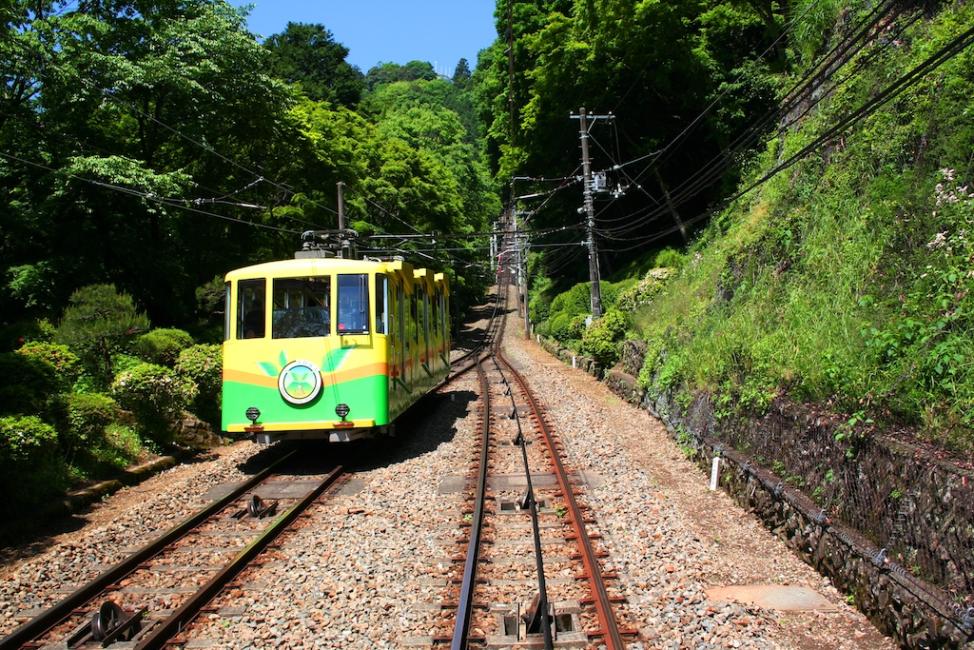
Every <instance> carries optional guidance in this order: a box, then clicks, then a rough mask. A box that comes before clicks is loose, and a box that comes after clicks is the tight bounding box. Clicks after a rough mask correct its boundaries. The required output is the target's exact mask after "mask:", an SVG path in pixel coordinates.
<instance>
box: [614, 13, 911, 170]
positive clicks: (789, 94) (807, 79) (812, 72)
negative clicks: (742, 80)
mask: <svg viewBox="0 0 974 650" xmlns="http://www.w3.org/2000/svg"><path fill="white" fill-rule="evenodd" d="M896 1H897V0H885V1H884V2H880V3H878V4H877V5H876V6H875V7H874V8H873V10H872V11H871V12H870V13H869V14H868V15H867V16H866V18H864V19H863V21H862V23H861V24H860V28H859V29H858V30H853V33H852V34H851V35H849V36H847V37H846V38H844V39H841V40H840V41H839V42H838V43H836V45H835V46H833V48H832V49H831V50H830V51H829V52H828V53H826V54H825V55H823V57H821V58H820V59H819V60H818V61H817V62H816V64H815V65H814V66H812V67H811V68H810V69H808V70H806V71H805V73H804V74H803V75H802V76H801V77H800V78H799V79H798V80H796V82H795V83H794V84H793V85H792V87H791V88H790V89H789V90H788V91H786V93H785V94H784V99H783V100H782V102H781V104H780V106H779V107H776V108H775V109H772V111H770V112H769V113H768V115H766V116H765V118H763V119H762V120H761V122H764V121H765V120H767V119H773V117H774V116H775V115H778V114H780V112H781V111H782V110H786V109H787V107H788V106H789V105H791V104H792V103H793V102H794V101H796V98H798V97H801V96H802V95H803V94H804V93H805V92H807V90H808V89H809V87H810V84H811V83H812V82H813V81H814V80H815V78H816V76H817V75H818V71H819V69H820V68H822V66H823V65H825V68H826V69H828V68H829V67H831V65H832V62H833V57H835V56H836V54H837V53H838V54H839V55H841V54H843V53H844V52H846V51H847V50H848V48H849V47H850V46H851V45H852V44H854V43H855V42H856V41H857V40H859V39H860V38H861V37H862V35H863V33H867V32H868V30H869V29H871V28H872V27H873V26H875V25H876V24H878V22H879V21H880V20H882V18H884V17H885V16H886V15H888V13H889V12H890V11H891V10H892V8H893V7H894V6H895V5H896ZM815 4H816V3H811V4H810V5H809V6H808V7H806V8H805V11H804V12H803V13H802V14H801V15H800V16H798V17H796V18H795V19H793V20H792V21H791V22H790V23H789V24H788V25H787V26H786V28H785V29H784V30H783V31H782V34H780V35H779V37H778V39H776V41H775V43H776V42H777V40H779V39H781V38H782V37H784V36H785V35H786V34H787V32H788V31H789V30H790V29H791V28H792V27H793V25H794V24H795V23H796V22H797V21H798V20H800V19H802V18H803V17H804V16H805V15H807V13H808V12H809V11H810V10H811V9H812V8H813V6H814V5H815ZM863 25H864V27H863ZM774 45H775V44H774V43H773V44H772V46H770V47H769V48H768V49H766V50H765V52H764V53H762V55H761V57H763V56H765V55H766V54H767V53H768V52H769V51H770V49H771V48H772V47H774ZM761 57H759V58H761ZM729 88H730V87H729V86H727V87H725V89H724V90H723V91H721V93H720V94H719V95H718V96H717V97H716V98H715V99H714V100H713V101H712V102H711V103H710V104H708V106H707V107H705V108H704V110H703V111H702V112H701V113H700V114H698V115H697V116H696V117H695V118H694V119H693V120H692V121H691V123H690V124H689V125H688V126H687V127H685V128H684V129H683V130H682V131H680V133H678V134H677V135H676V136H675V137H674V138H672V139H671V140H670V141H669V142H667V144H666V145H664V146H663V147H662V148H661V149H658V150H657V151H654V152H651V153H649V154H645V155H644V156H641V157H640V158H637V159H634V160H632V161H627V162H624V163H621V164H622V166H627V165H629V164H632V163H633V162H636V161H637V160H640V159H645V158H652V160H651V161H650V163H649V164H648V165H647V166H646V167H645V168H643V170H642V171H640V172H639V173H638V174H636V175H635V176H634V177H633V178H634V180H636V181H638V180H639V179H640V178H641V177H642V176H643V175H645V173H646V172H648V171H649V170H650V169H652V167H653V166H654V165H658V164H661V163H662V162H663V161H664V160H665V159H666V157H667V154H668V153H670V152H672V151H673V150H674V149H675V148H676V147H677V146H678V144H679V143H680V142H681V140H682V138H683V137H684V136H685V135H687V134H688V133H689V132H690V131H691V130H692V129H693V128H695V126H696V125H697V124H698V123H699V122H700V121H701V120H702V119H703V117H705V116H706V115H707V114H708V113H709V112H710V111H711V110H713V108H714V107H715V106H716V104H717V103H718V102H719V101H720V100H721V99H722V98H723V96H724V95H726V94H727V92H728V91H729ZM750 130H751V129H748V131H750ZM754 130H756V131H758V132H760V128H758V129H754ZM721 155H722V153H721V154H718V157H719V156H721Z"/></svg>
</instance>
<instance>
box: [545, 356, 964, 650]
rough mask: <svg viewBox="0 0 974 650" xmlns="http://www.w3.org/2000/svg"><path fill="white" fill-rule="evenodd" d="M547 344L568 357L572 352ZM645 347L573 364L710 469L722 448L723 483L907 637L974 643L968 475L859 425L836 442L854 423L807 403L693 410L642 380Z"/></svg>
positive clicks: (922, 644)
mask: <svg viewBox="0 0 974 650" xmlns="http://www.w3.org/2000/svg"><path fill="white" fill-rule="evenodd" d="M538 342H539V343H540V344H541V346H542V347H543V348H544V349H545V350H547V351H548V352H550V353H551V354H553V355H555V356H556V357H558V358H559V359H561V360H562V361H565V362H566V363H568V364H571V361H572V355H573V353H572V351H570V350H565V349H563V348H561V347H560V346H559V345H558V343H557V342H555V341H549V340H546V339H542V338H539V339H538ZM643 352H644V350H643V349H641V348H640V344H639V343H638V342H627V343H626V345H625V346H624V349H623V359H622V362H621V363H620V365H619V366H617V367H616V368H613V369H610V370H608V371H604V370H603V369H601V368H598V366H597V364H594V363H593V362H592V361H591V360H587V359H585V360H581V359H582V358H581V357H578V356H577V355H575V356H576V366H577V367H579V368H580V369H582V370H584V371H586V372H588V373H589V374H591V375H593V376H595V377H597V378H600V379H604V381H605V383H606V384H607V385H608V386H609V388H610V389H612V391H613V392H615V393H616V394H617V395H619V396H620V397H622V398H623V399H625V400H626V401H628V402H630V403H632V404H635V405H638V406H640V407H642V408H645V409H647V410H648V411H650V412H651V413H652V414H653V415H655V416H656V417H658V418H660V420H661V421H663V422H664V424H666V426H667V429H668V430H669V431H670V432H671V433H672V434H673V435H674V437H676V438H677V439H678V440H679V442H680V444H681V445H682V446H683V447H684V448H685V449H687V450H688V453H689V454H690V455H691V456H692V458H693V459H694V460H695V462H696V463H697V464H698V465H699V466H700V467H701V469H702V470H703V471H704V472H706V473H707V474H709V472H710V467H711V462H712V459H713V458H714V457H715V456H720V457H721V459H722V460H721V465H720V467H721V471H720V474H719V477H720V478H719V483H720V486H721V487H722V488H723V489H725V490H726V491H727V492H728V493H729V494H730V495H731V496H732V497H733V498H734V499H735V500H736V501H737V502H738V503H739V504H741V505H742V506H743V507H745V508H748V509H749V510H751V511H753V512H754V513H755V514H756V515H757V516H758V517H759V518H760V519H761V520H762V521H763V522H764V524H765V525H766V526H767V527H768V528H769V529H771V530H772V531H773V532H775V534H777V535H778V536H779V537H781V538H782V539H784V540H785V541H786V542H787V543H788V545H789V546H790V547H791V548H792V549H793V550H794V551H795V552H796V553H798V554H799V555H800V556H801V557H802V558H803V559H804V560H805V561H806V562H808V563H809V564H811V565H812V566H814V567H815V568H816V569H818V570H819V571H820V572H822V573H823V574H825V575H827V576H829V577H830V578H831V579H832V581H833V583H834V584H835V586H836V587H837V588H838V589H840V590H842V591H844V592H846V593H849V594H851V595H852V596H853V597H854V598H855V602H856V605H857V606H858V607H859V608H860V609H861V610H862V611H863V612H864V613H865V614H866V615H867V616H869V618H870V619H871V620H872V621H873V622H874V623H875V624H876V625H877V626H878V627H879V628H880V629H882V630H884V631H885V632H886V633H888V634H890V635H891V636H893V637H894V638H896V639H897V641H898V642H899V643H901V644H902V645H904V646H905V647H916V648H928V647H935V648H940V647H954V648H974V609H971V606H972V605H974V602H972V600H971V599H972V598H974V593H972V590H971V588H970V587H971V580H974V571H971V568H970V567H971V564H970V563H974V544H972V541H974V525H972V522H974V517H972V508H974V496H972V495H971V493H970V492H969V490H971V489H972V487H974V480H972V479H974V476H972V474H971V473H970V472H967V471H965V470H963V469H960V468H958V467H956V466H953V465H951V464H949V463H945V462H941V461H939V460H937V459H935V458H926V457H924V455H923V454H922V453H921V450H919V449H917V448H916V447H912V446H910V445H908V444H905V443H902V442H899V441H896V440H892V439H889V438H885V437H882V436H865V435H860V434H861V432H856V431H850V434H852V435H849V436H848V437H847V438H845V437H843V439H842V440H841V441H839V442H837V441H836V436H835V433H836V432H837V430H838V428H839V427H842V426H844V425H845V424H846V421H845V420H844V419H842V418H838V417H836V416H834V415H827V414H820V413H816V412H813V411H812V409H811V408H810V407H807V406H803V405H796V404H788V403H786V402H779V403H775V404H774V405H772V408H771V409H770V411H769V413H768V414H767V415H765V416H763V417H760V418H739V419H733V420H732V419H725V420H718V419H717V418H716V417H715V416H714V410H713V407H712V405H711V401H710V396H709V395H706V394H700V395H696V396H694V397H693V399H692V401H691V402H690V403H689V404H688V405H686V406H681V405H680V404H678V403H676V402H675V401H674V400H673V399H672V397H671V396H670V395H666V394H660V395H657V396H655V397H651V396H649V395H647V393H646V391H644V390H643V389H641V388H640V387H639V385H638V382H637V380H636V379H635V377H634V376H633V375H634V374H636V373H637V372H638V369H639V367H640V366H641V361H640V360H639V357H640V356H641V354H642V353H643ZM627 370H628V371H629V372H626V371H627ZM735 447H740V448H741V450H738V449H735ZM850 449H851V450H852V451H854V453H850ZM768 459H774V461H773V462H771V461H769V460H768ZM759 461H763V462H759ZM765 465H773V468H774V470H775V471H772V470H771V469H769V468H768V467H766V466H765ZM830 470H831V471H830ZM799 487H801V488H804V491H803V490H802V489H799ZM805 492H810V493H811V494H814V496H815V499H814V500H813V499H812V498H811V497H810V496H809V495H808V494H806V493H805ZM891 495H893V496H895V497H896V498H891ZM848 522H854V523H856V524H858V525H857V526H853V525H849V523H848ZM856 528H858V529H859V530H857V529H856ZM863 529H865V530H863ZM877 537H879V538H880V543H881V544H882V547H881V546H880V545H877V543H876V541H875V539H876V538H877ZM887 546H888V548H887ZM903 549H910V551H911V553H910V554H909V557H904V551H903ZM918 558H919V559H918ZM903 560H906V562H905V563H904V562H903ZM904 564H905V566H904ZM907 567H909V568H907ZM914 573H917V574H919V575H922V576H924V577H927V576H931V577H932V579H933V580H936V581H937V582H938V583H939V585H944V586H946V589H943V588H941V586H938V584H933V583H932V582H930V581H927V580H922V579H920V578H918V577H917V576H916V575H914ZM948 590H949V591H948Z"/></svg>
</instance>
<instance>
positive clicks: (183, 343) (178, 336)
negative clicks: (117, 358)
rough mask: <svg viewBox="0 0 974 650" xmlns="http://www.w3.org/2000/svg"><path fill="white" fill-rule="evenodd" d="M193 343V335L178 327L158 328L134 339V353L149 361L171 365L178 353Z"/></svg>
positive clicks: (161, 364)
mask: <svg viewBox="0 0 974 650" xmlns="http://www.w3.org/2000/svg"><path fill="white" fill-rule="evenodd" d="M191 345H193V337H192V336H190V335H189V333H188V332H185V331H183V330H180V329H175V328H159V329H154V330H152V331H151V332H147V333H145V334H143V335H142V336H140V337H139V338H137V339H135V345H134V346H133V348H134V351H135V353H136V354H137V355H138V356H139V357H140V358H142V359H143V360H145V361H148V362H149V363H155V364H159V365H160V366H168V367H170V368H171V367H172V366H173V365H174V364H175V363H176V359H178V358H179V353H180V352H182V351H183V350H185V349H186V348H188V347H190V346H191Z"/></svg>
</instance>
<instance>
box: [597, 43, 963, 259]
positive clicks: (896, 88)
mask: <svg viewBox="0 0 974 650" xmlns="http://www.w3.org/2000/svg"><path fill="white" fill-rule="evenodd" d="M972 44H974V27H971V28H969V29H967V30H965V31H964V32H962V33H961V34H959V35H957V36H956V37H954V38H953V39H951V40H950V41H949V42H947V44H945V45H944V46H942V47H941V48H940V49H939V50H937V51H936V52H934V53H933V54H932V55H930V56H929V57H928V58H927V59H925V60H924V61H923V62H921V63H920V64H918V65H917V66H915V67H914V68H913V69H911V70H910V71H909V72H907V73H906V74H904V75H902V76H901V77H899V78H898V79H897V80H895V81H894V82H893V83H891V84H889V85H888V86H887V87H886V88H885V89H884V90H883V91H881V92H880V93H879V94H878V95H876V96H875V97H873V98H872V99H870V100H869V101H867V102H865V103H864V104H862V105H861V106H860V107H859V108H857V109H855V110H852V111H849V112H847V113H846V114H845V115H843V116H842V117H841V118H840V119H838V120H837V121H836V122H834V123H833V124H832V126H830V127H829V128H828V129H826V130H825V131H824V132H823V133H821V134H820V135H819V136H817V137H816V138H815V139H814V140H813V141H812V142H810V143H808V144H807V145H805V146H804V147H802V148H801V149H800V150H799V151H797V152H795V153H794V154H792V155H791V156H789V157H788V158H787V159H786V160H784V161H782V162H781V163H779V164H778V165H775V166H774V167H773V168H772V169H771V170H769V171H768V172H767V173H765V174H763V175H762V176H761V177H760V178H758V179H757V180H755V181H754V182H752V183H750V184H748V185H747V186H746V187H744V188H743V189H741V190H739V191H738V192H736V193H735V194H734V195H732V196H730V197H728V198H727V199H725V200H724V201H722V202H721V205H720V206H719V207H718V208H716V210H720V209H723V208H725V207H727V206H728V205H730V204H731V203H733V202H734V201H736V200H737V199H739V198H741V197H743V196H744V195H746V194H748V193H749V192H751V191H752V190H754V189H756V188H757V187H759V186H761V185H763V184H764V183H766V182H768V181H769V180H771V179H772V178H774V177H775V176H777V175H778V174H779V173H780V172H782V171H784V170H785V169H788V168H790V167H792V166H793V165H795V164H796V163H797V162H798V161H799V160H801V159H803V158H804V157H805V156H807V155H808V154H810V153H812V152H813V151H816V150H817V149H818V148H819V147H821V146H822V145H823V144H825V143H826V142H829V141H830V140H833V139H834V138H835V137H837V136H838V135H840V134H841V133H843V132H845V131H847V130H848V129H849V128H850V127H852V126H853V125H855V124H858V123H860V122H862V121H863V120H865V119H866V118H867V117H869V116H870V115H872V114H874V113H875V112H876V111H877V110H879V109H880V108H881V107H882V106H884V105H886V104H887V103H889V102H890V101H892V100H893V99H895V98H896V97H898V96H899V95H901V94H902V93H903V92H905V91H906V90H907V89H908V88H910V87H912V86H914V85H916V84H917V83H919V81H920V80H921V79H923V78H924V77H926V76H927V75H929V74H930V73H931V72H933V71H934V70H936V69H937V68H939V67H940V66H942V65H944V64H945V63H946V62H947V61H949V60H950V59H952V58H953V57H955V56H957V55H959V54H960V53H961V52H963V51H964V50H965V49H967V48H968V47H970V46H971V45H972ZM657 212H658V211H653V212H652V213H651V214H654V213H657ZM713 212H714V210H707V211H704V212H702V213H700V214H699V215H697V216H696V217H693V218H692V219H690V220H689V221H688V223H696V222H698V221H701V220H703V219H705V218H707V217H709V216H710V215H711V214H712V213H713ZM671 232H674V229H669V230H665V231H662V232H656V233H653V234H651V235H648V236H646V237H638V238H636V239H634V240H631V241H633V242H634V243H633V244H632V245H631V246H629V247H625V248H617V249H612V251H613V252H624V251H627V250H633V249H635V248H638V247H639V246H644V245H646V244H647V243H649V242H651V241H654V240H657V239H660V238H662V237H665V236H666V235H668V234H670V233H671Z"/></svg>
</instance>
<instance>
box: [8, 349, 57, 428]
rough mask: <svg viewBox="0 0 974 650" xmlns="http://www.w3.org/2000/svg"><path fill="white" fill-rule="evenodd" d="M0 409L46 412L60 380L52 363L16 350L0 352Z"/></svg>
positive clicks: (48, 412) (46, 414)
mask: <svg viewBox="0 0 974 650" xmlns="http://www.w3.org/2000/svg"><path fill="white" fill-rule="evenodd" d="M0 377H3V378H4V381H3V382H2V383H0V413H7V414H21V415H45V416H50V415H51V413H50V411H51V404H52V401H53V398H54V396H55V395H56V394H57V393H58V392H59V390H60V382H59V381H58V376H57V373H56V372H55V370H54V367H53V366H51V365H50V364H48V363H46V362H44V361H41V360H39V359H37V358H34V357H28V356H25V355H22V354H17V353H16V352H6V353H3V354H0Z"/></svg>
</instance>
